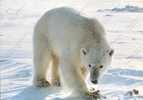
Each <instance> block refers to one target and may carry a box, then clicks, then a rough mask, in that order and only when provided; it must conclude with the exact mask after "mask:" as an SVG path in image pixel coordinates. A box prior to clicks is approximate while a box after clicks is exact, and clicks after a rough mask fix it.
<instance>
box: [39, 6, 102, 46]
mask: <svg viewBox="0 0 143 100" xmlns="http://www.w3.org/2000/svg"><path fill="white" fill-rule="evenodd" d="M94 22H95V24H94ZM96 23H97V25H96ZM38 24H39V25H38ZM98 24H99V23H98V22H96V20H93V19H90V18H88V17H85V16H82V15H80V13H79V12H77V11H75V10H74V9H72V8H66V7H62V8H55V9H52V10H50V11H48V12H47V13H45V14H44V15H43V16H42V17H41V19H40V20H39V21H38V23H37V26H39V27H37V29H39V30H40V32H44V35H45V37H47V38H48V40H50V41H49V42H51V44H52V45H53V46H59V47H61V48H62V47H67V48H69V47H70V48H72V47H74V48H75V47H76V46H77V47H78V46H79V45H81V43H83V42H84V43H85V42H90V40H91V41H92V40H94V39H95V37H96V36H97V38H98V35H100V33H99V32H98V31H97V30H99V31H101V30H100V29H98V28H97V29H96V30H95V27H94V26H95V25H96V26H100V24H99V25H98ZM101 27H102V26H101ZM95 31H96V32H95ZM96 33H99V34H98V35H96ZM101 33H102V32H101ZM101 35H102V34H101ZM94 36H95V37H94ZM84 43H83V44H84ZM59 47H57V48H59Z"/></svg>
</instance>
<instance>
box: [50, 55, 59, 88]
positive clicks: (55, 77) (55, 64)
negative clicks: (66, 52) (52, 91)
mask: <svg viewBox="0 0 143 100" xmlns="http://www.w3.org/2000/svg"><path fill="white" fill-rule="evenodd" d="M51 71H52V72H51V74H52V79H51V84H52V85H53V86H60V78H59V58H58V56H57V55H56V54H54V53H52V70H51Z"/></svg>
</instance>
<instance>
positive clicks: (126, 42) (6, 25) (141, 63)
mask: <svg viewBox="0 0 143 100" xmlns="http://www.w3.org/2000/svg"><path fill="white" fill-rule="evenodd" d="M14 1H15V2H14ZM14 1H11V3H10V1H9V0H2V1H0V2H1V6H0V11H1V13H0V18H1V21H0V100H84V98H78V97H68V96H67V95H68V94H67V93H64V92H63V91H62V89H61V88H56V87H52V88H42V89H38V88H35V87H33V86H32V82H31V79H32V67H33V62H32V33H33V27H34V25H35V22H36V21H37V20H38V19H39V18H40V16H41V15H42V14H43V13H44V12H45V11H47V10H48V9H51V8H54V7H59V6H70V7H74V8H76V9H78V10H80V11H82V12H84V13H86V15H87V16H91V17H96V18H97V19H99V20H100V22H101V23H103V25H104V27H105V29H106V31H107V38H108V40H109V42H110V44H111V46H112V47H113V48H114V50H115V55H114V57H113V61H112V64H111V66H110V69H109V71H108V72H107V73H106V74H105V75H104V77H103V78H102V79H101V80H100V83H99V84H98V85H97V86H94V85H93V87H96V89H99V90H100V91H101V94H102V95H104V96H106V99H105V98H102V99H101V100H119V99H120V100H143V41H142V40H143V21H142V18H143V13H112V12H96V11H97V9H98V8H96V6H95V5H96V3H95V2H94V1H93V0H87V1H86V2H82V1H81V0H78V2H75V1H76V0H70V1H65V0H63V2H61V1H60V0H55V1H54V0H48V2H47V1H46V0H43V1H40V0H36V1H33V0H31V1H29V0H23V2H21V1H19V0H14ZM16 3H18V4H16ZM94 4H95V5H94ZM15 5H17V6H15ZM90 5H91V6H90ZM98 7H99V6H98ZM90 86H92V85H90ZM133 89H137V90H138V91H139V95H135V94H134V95H130V92H131V91H132V90H133ZM66 96H67V97H66Z"/></svg>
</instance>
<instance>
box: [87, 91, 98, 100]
mask: <svg viewBox="0 0 143 100" xmlns="http://www.w3.org/2000/svg"><path fill="white" fill-rule="evenodd" d="M99 92H100V91H99V90H97V91H94V92H87V93H86V95H87V97H88V99H89V100H97V99H100V94H99Z"/></svg>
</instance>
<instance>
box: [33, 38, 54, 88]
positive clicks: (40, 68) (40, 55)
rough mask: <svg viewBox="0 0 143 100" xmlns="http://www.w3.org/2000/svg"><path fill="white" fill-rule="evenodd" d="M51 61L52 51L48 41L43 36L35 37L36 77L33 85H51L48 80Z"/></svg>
mask: <svg viewBox="0 0 143 100" xmlns="http://www.w3.org/2000/svg"><path fill="white" fill-rule="evenodd" d="M50 61H51V51H50V50H49V48H48V46H47V41H46V39H45V38H44V37H42V36H35V37H34V77H33V84H34V85H35V86H37V87H47V86H50V83H49V82H48V81H47V80H46V73H47V70H48V68H49V63H50Z"/></svg>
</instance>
